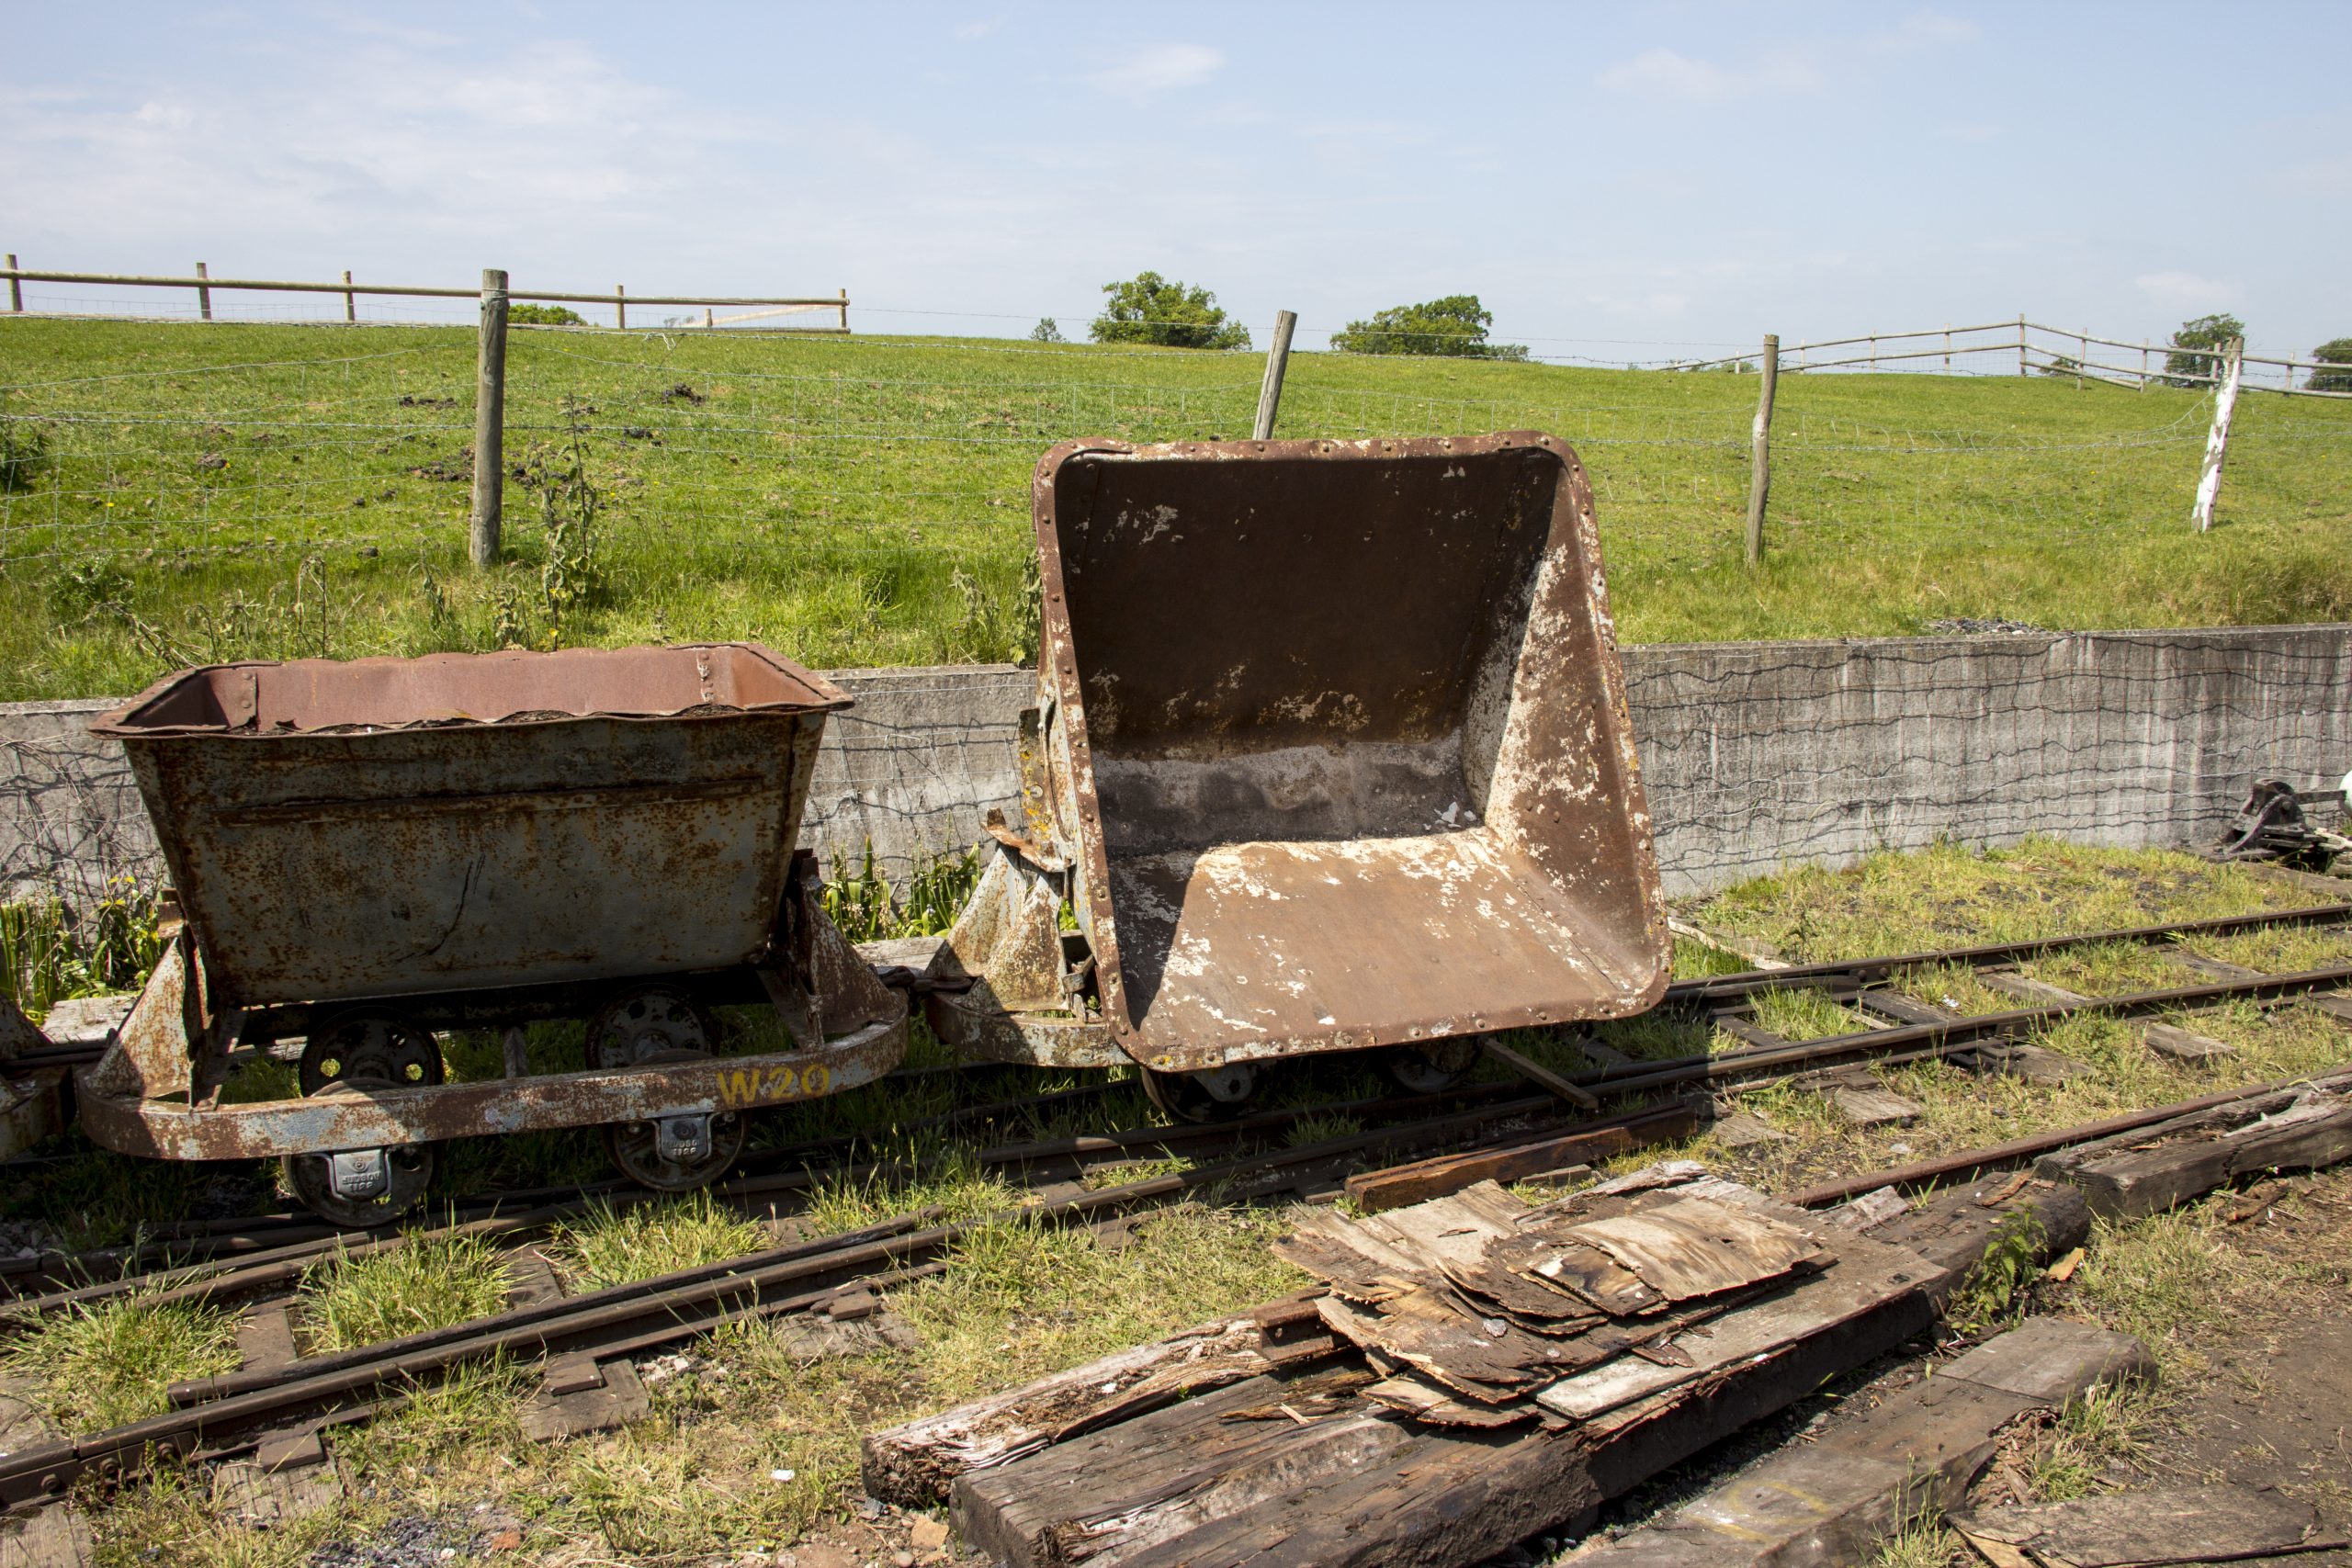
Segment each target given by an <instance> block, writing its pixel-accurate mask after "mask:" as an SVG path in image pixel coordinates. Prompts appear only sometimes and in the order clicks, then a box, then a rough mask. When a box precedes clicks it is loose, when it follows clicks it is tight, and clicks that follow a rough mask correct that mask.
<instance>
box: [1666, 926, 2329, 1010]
mask: <svg viewBox="0 0 2352 1568" xmlns="http://www.w3.org/2000/svg"><path fill="white" fill-rule="evenodd" d="M2346 920H2352V903H2344V904H2318V905H2313V906H2311V907H2310V908H2301V909H2276V910H2271V911H2269V912H2267V913H2263V914H2253V915H2222V916H2217V917H2215V918H2213V919H2203V920H2177V921H2174V922H2172V923H2170V924H2166V925H2154V926H2123V927H2119V928H2117V929H2115V930H2112V931H2082V932H2078V933H2075V934H2073V935H2069V936H2052V937H2034V938H2030V939H2028V940H2026V941H2022V942H1989V943H1985V944H1983V945H1980V946H1975V947H1951V948H1944V949H1940V950H1937V951H1930V952H1927V953H1894V954H1885V955H1882V956H1878V957H1872V958H1833V959H1826V960H1824V961H1823V962H1821V963H1817V964H1792V965H1790V966H1789V967H1788V968H1786V969H1748V970H1742V971H1740V972H1739V973H1737V974H1733V975H1710V976H1700V977H1698V978H1696V979H1691V980H1677V981H1675V982H1674V983H1673V984H1672V985H1670V986H1668V987H1667V988H1666V998H1665V999H1666V1001H1667V1002H1668V1003H1680V1004H1683V1005H1689V1004H1691V1003H1694V1002H1698V1003H1704V1002H1715V1001H1721V1000H1723V999H1724V998H1735V997H1747V996H1752V995H1754V994H1755V993H1756V992H1758V991H1769V990H1773V989H1776V988H1778V989H1786V988H1790V987H1803V986H1806V985H1808V984H1818V983H1820V982H1822V981H1825V980H1851V981H1853V982H1854V983H1855V984H1856V985H1858V986H1859V985H1867V984H1869V983H1870V982H1871V981H1874V980H1884V979H1885V978H1886V977H1887V976H1890V975H1893V974H1894V973H1896V972H1898V971H1900V970H1905V969H1919V968H1925V967H1927V966H1928V965H1929V964H1961V965H1963V966H1965V967H1967V968H1970V969H1983V968H1985V967H1987V966H1988V965H1991V964H2015V963H2018V962H2019V961H2020V960H2023V959H2028V958H2039V957H2041V956H2043V955H2044V954H2046V953H2064V952H2065V951H2067V950H2068V949H2071V948H2078V947H2095V946H2098V945H2099V944H2100V943H2103V942H2143V943H2145V942H2163V941H2166V940H2169V939H2171V938H2174V937H2184V936H2189V937H2196V936H2231V935H2234V934H2236V933H2238V932H2241V931H2260V930H2263V929H2265V928H2267V927H2270V926H2318V925H2340V924H2343V923H2344V922H2345V921H2346Z"/></svg>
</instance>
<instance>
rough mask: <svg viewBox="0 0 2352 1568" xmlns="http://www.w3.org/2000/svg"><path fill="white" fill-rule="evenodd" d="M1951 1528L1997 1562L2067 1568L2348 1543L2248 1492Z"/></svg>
mask: <svg viewBox="0 0 2352 1568" xmlns="http://www.w3.org/2000/svg"><path fill="white" fill-rule="evenodd" d="M1951 1524H1952V1527H1953V1528H1954V1529H1957V1530H1959V1531H1960V1532H1961V1534H1962V1536H1963V1537H1965V1538H1966V1539H1967V1540H1968V1541H1969V1542H1970V1544H1971V1545H1973V1546H1975V1547H1977V1549H1978V1550H1979V1551H1982V1552H1984V1553H1985V1556H1986V1557H1987V1558H1988V1559H1991V1560H1993V1561H1996V1562H1997V1561H1999V1560H2000V1558H1999V1556H1998V1555H1997V1554H1996V1553H1994V1552H1992V1551H1987V1550H1986V1548H1987V1546H1988V1545H2000V1546H2007V1547H2010V1548H2013V1549H2015V1550H2016V1551H2019V1552H2022V1553H2024V1554H2025V1556H2026V1557H2027V1558H2028V1559H2030V1560H2031V1561H2034V1562H2043V1563H2049V1564H2053V1565H2054V1564H2060V1563H2064V1564H2066V1565H2068V1568H2154V1565H2156V1564H2162V1563H2175V1562H2240V1561H2243V1560H2245V1559H2247V1558H2256V1557H2280V1556H2286V1555H2288V1554H2290V1553H2294V1552H2301V1551H2326V1550H2329V1549H2331V1548H2335V1547H2339V1546H2344V1545H2346V1544H2352V1541H2348V1540H2347V1538H2346V1537H2345V1536H2343V1535H2342V1534H2340V1533H2336V1532H2333V1531H2327V1530H2324V1529H2322V1528H2321V1525H2320V1522H2319V1516H2318V1515H2317V1513H2315V1512H2314V1511H2313V1510H2312V1506H2311V1505H2310V1504H2308V1503H2304V1502H2301V1501H2298V1500H2297V1499H2295V1498H2292V1497H2289V1496H2285V1495H2281V1494H2280V1493H2278V1492H2276V1491H2272V1490H2268V1489H2264V1490H2261V1491H2256V1490H2253V1489H2251V1488H2248V1487H2243V1486H2181V1487H2169V1488H2165V1489H2164V1490H2161V1491H2154V1492H2122V1493H2114V1494H2110V1495H2106V1496H2098V1497H2082V1498H2077V1499H2075V1501H2073V1502H2068V1503H2043V1504H2038V1505H2029V1506H2016V1507H1997V1508H1977V1509H1973V1510H1968V1511H1964V1512H1956V1513H1954V1514H1952V1515H1951Z"/></svg>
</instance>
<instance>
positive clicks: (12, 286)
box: [8, 251, 25, 313]
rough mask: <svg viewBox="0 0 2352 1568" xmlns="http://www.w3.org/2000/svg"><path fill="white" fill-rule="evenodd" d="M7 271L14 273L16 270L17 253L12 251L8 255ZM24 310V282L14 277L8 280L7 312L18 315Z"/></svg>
mask: <svg viewBox="0 0 2352 1568" xmlns="http://www.w3.org/2000/svg"><path fill="white" fill-rule="evenodd" d="M8 270H9V271H10V272H14V271H16V270H17V253H16V252H14V251H10V252H9V253H8ZM24 308H25V285H24V281H23V279H21V278H15V277H12V278H10V279H9V280H8V309H9V310H14V311H17V312H18V313H22V311H23V310H24Z"/></svg>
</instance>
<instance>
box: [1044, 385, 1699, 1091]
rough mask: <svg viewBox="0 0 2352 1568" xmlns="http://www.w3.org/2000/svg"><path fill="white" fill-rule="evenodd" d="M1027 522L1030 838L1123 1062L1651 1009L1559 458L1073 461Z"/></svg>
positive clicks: (1638, 890) (1643, 843)
mask: <svg viewBox="0 0 2352 1568" xmlns="http://www.w3.org/2000/svg"><path fill="white" fill-rule="evenodd" d="M1033 506H1034V512H1035V523H1036V529H1037V539H1038V549H1039V555H1040V558H1041V567H1042V571H1043V577H1044V583H1045V607H1044V608H1045V615H1044V622H1045V637H1044V648H1043V650H1042V652H1041V655H1040V662H1041V693H1040V703H1039V718H1038V733H1037V738H1036V740H1035V746H1034V755H1035V758H1036V759H1037V761H1036V764H1035V773H1038V774H1041V775H1042V776H1041V777H1039V778H1038V779H1037V782H1036V784H1035V785H1034V786H1033V790H1032V793H1031V794H1030V795H1028V796H1026V803H1027V804H1028V806H1029V807H1030V809H1029V813H1028V815H1029V816H1030V817H1031V818H1032V822H1033V824H1038V823H1042V824H1043V825H1044V828H1045V829H1046V830H1047V831H1049V832H1050V835H1051V837H1052V839H1053V840H1054V846H1053V847H1054V848H1055V849H1056V850H1057V852H1060V853H1061V854H1063V855H1064V856H1065V857H1066V858H1067V859H1068V861H1069V863H1070V864H1071V866H1072V867H1073V868H1074V872H1075V874H1074V876H1073V879H1072V882H1071V886H1070V887H1069V898H1070V902H1071V904H1072V906H1073V908H1075V909H1076V911H1077V915H1078V919H1079V923H1080V927H1081V928H1082V929H1083V930H1084V931H1085V933H1086V935H1087V937H1088V940H1089V942H1090V943H1091V950H1092V953H1093V956H1094V960H1095V963H1096V964H1097V966H1098V976H1099V987H1100V995H1101V998H1102V1007H1103V1014H1104V1016H1105V1017H1106V1018H1107V1019H1108V1021H1109V1022H1110V1024H1111V1026H1112V1028H1113V1029H1114V1032H1116V1036H1117V1039H1118V1041H1119V1043H1120V1044H1121V1046H1122V1047H1123V1048H1124V1049H1125V1051H1126V1052H1127V1054H1128V1055H1131V1056H1133V1057H1134V1058H1135V1059H1136V1060H1137V1061H1139V1062H1142V1063H1145V1064H1147V1065H1148V1066H1154V1067H1158V1068H1160V1069H1163V1070H1186V1071H1191V1070H1198V1069H1201V1068H1204V1067H1208V1066H1216V1065H1217V1064H1219V1063H1223V1062H1227V1061H1236V1060H1247V1059H1250V1058H1252V1057H1263V1056H1272V1055H1287V1054H1290V1053H1294V1052H1304V1051H1329V1050H1348V1049H1356V1048H1362V1047H1364V1046H1370V1045H1375V1044H1395V1043H1407V1042H1411V1041H1417V1040H1426V1039H1433V1038H1442V1037H1445V1036H1450V1035H1456V1034H1465V1033H1474V1032H1482V1031H1487V1030H1495V1029H1503V1028H1510V1027H1515V1026H1520V1025H1527V1024H1541V1023H1556V1022H1560V1021H1569V1020H1577V1019H1591V1018H1606V1017H1616V1016H1622V1015H1624V1014H1627V1013H1632V1012H1637V1011H1640V1010H1643V1009H1645V1008H1647V1007H1649V1006H1651V1005H1653V1004H1654V1003H1655V1002H1656V1001H1657V998H1658V996H1659V995H1660V993H1661V992H1662V990H1663V988H1664V987H1665V984H1666V975H1667V964H1668V953H1669V939H1668V933H1667V929H1666V919H1665V908H1664V900H1663V897H1662V896H1661V893H1660V889H1659V885H1658V876H1657V860H1656V855H1655V852H1654V850H1653V848H1652V843H1651V832H1650V822H1649V817H1648V811H1647V807H1646V806H1645V801H1644V797H1643V794H1642V788H1641V781H1640V776H1639V773H1638V769H1637V765H1636V763H1635V761H1634V747H1633V738H1632V734H1631V731H1630V728H1629V726H1628V723H1627V719H1626V713H1625V702H1624V692H1623V676H1622V673H1621V671H1620V669H1619V666H1618V661H1617V653H1616V642H1615V632H1614V627H1613V624H1612V623H1611V618H1610V614H1609V604H1608V592H1607V587H1606V584H1605V581H1604V579H1603V574H1602V569H1601V561H1600V541H1599V537H1598V534H1597V531H1596V527H1595V524H1594V519H1593V512H1592V494H1591V487H1590V485H1589V482H1588V481H1587V479H1586V478H1585V474H1584V470H1583V468H1582V467H1581V465H1580V464H1579V463H1578V462H1577V458H1576V456H1575V454H1574V453H1573V452H1571V451H1570V450H1569V449H1568V447H1567V446H1566V445H1565V444H1564V443H1561V442H1559V441H1557V440H1555V438H1553V437H1551V436H1548V435H1544V434H1538V433H1533V432H1516V433H1509V434H1496V435H1485V436H1475V437H1457V438H1445V437H1438V438H1429V439H1418V440H1410V441H1405V440H1395V441H1385V440H1372V441H1357V442H1328V441H1315V442H1220V443H1206V444H1201V443H1180V444H1175V445H1170V446H1139V447H1138V446H1125V445H1122V444H1117V443H1101V442H1077V443H1069V444H1066V445H1064V446H1057V447H1056V448H1054V449H1053V450H1052V451H1051V452H1049V453H1047V454H1046V457H1045V458H1044V460H1043V461H1042V462H1041V463H1040V464H1039V466H1038V468H1037V473H1036V478H1035V487H1034V492H1033ZM1030 754H1032V752H1031V748H1030V747H1028V746H1026V745H1024V774H1028V773H1031V772H1032V769H1031V767H1030V766H1029V765H1028V756H1029V755H1030ZM1033 830H1034V829H1033Z"/></svg>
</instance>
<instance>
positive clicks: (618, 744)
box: [92, 644, 850, 1007]
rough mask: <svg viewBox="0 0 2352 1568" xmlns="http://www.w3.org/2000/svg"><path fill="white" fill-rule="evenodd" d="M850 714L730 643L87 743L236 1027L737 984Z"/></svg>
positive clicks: (302, 688) (460, 667)
mask: <svg viewBox="0 0 2352 1568" xmlns="http://www.w3.org/2000/svg"><path fill="white" fill-rule="evenodd" d="M849 701H850V699H849V698H848V697H847V696H846V695H844V694H842V693H841V692H840V691H838V690H837V689H835V688H834V687H832V686H831V684H829V683H827V682H824V681H823V680H821V679H820V678H819V677H817V676H815V675H812V674H810V673H809V672H808V671H802V670H800V669H798V668H797V666H794V665H792V664H790V663H788V662H787V661H786V660H781V659H779V658H777V657H776V656H775V654H772V653H770V652H768V651H767V650H766V649H762V648H758V647H755V646H752V645H750V644H720V645H713V646H706V647H680V648H642V649H618V650H609V651H608V650H601V649H577V650H569V651H566V652H562V653H554V654H531V653H492V654H443V655H437V656H435V657H433V658H429V659H416V660H390V659H370V660H355V661H352V662H349V663H340V662H336V661H334V660H298V661H295V662H292V663H283V664H272V663H254V664H232V665H220V666H215V667H212V668H209V669H201V670H192V671H186V672H184V673H182V674H180V675H176V676H174V677H172V678H171V679H169V680H167V681H164V682H162V683H160V684H159V685H157V686H155V687H153V689H151V690H150V691H148V692H147V693H145V694H142V695H141V696H140V697H139V698H137V699H136V700H134V701H133V702H132V703H131V704H130V705H129V706H127V707H125V708H123V709H121V710H120V711H119V712H117V713H114V714H111V715H109V716H107V717H106V718H105V719H103V720H101V721H100V722H99V723H97V724H96V725H93V726H92V729H93V730H94V732H96V733H97V734H101V735H109V736H113V737H116V738H117V739H120V740H121V742H122V745H123V749H124V750H125V751H126V752H127V753H128V754H129V757H130V765H131V770H132V772H133V773H134V775H135V776H136V777H137V779H138V781H139V787H140V792H141V795H142V796H143V797H144V798H145V801H146V803H147V809H148V812H149V815H150V816H152V817H153V818H154V823H155V831H156V837H157V839H158V840H159V841H160V843H161V845H162V847H163V852H164V861H165V863H167V864H168V865H169V866H170V868H171V872H172V876H173V880H174V885H175V886H176V887H177V888H178V890H179V896H180V900H181V907H182V908H184V909H185V910H186V912H187V920H188V923H189V926H190V927H191V928H192V929H193V931H194V932H195V935H196V939H197V946H198V950H199V951H201V952H202V953H203V955H204V960H205V964H206V967H207V973H208V978H209V979H210V980H211V981H212V982H213V983H214V984H215V985H217V987H218V988H219V991H220V997H219V998H218V999H217V1000H215V999H214V998H209V997H208V998H207V999H208V1002H211V1003H212V1005H214V1006H216V1007H217V1006H221V1005H228V1006H252V1005H255V1004H258V1003H264V1002H273V1001H285V1000H290V999H303V1000H311V1001H332V1000H335V999H338V998H372V997H385V996H395V995H399V994H401V993H404V992H418V991H446V990H456V989H462V988H465V987H484V986H510V985H519V984H530V983H545V982H553V981H561V980H571V981H579V980H595V979H604V978H611V977H616V976H639V975H651V974H660V973H663V972H667V971H684V970H693V969H703V968H712V967H717V966H719V965H723V964H740V963H742V962H744V961H745V960H746V959H748V958H749V957H751V956H752V955H753V954H755V953H758V952H759V951H760V950H761V949H762V948H763V947H764V946H765V944H766V942H767V940H768V935H769V928H770V926H771V924H772V922H773V920H774V919H775V910H776V908H777V904H778V901H779V899H780V898H781V897H782V896H783V892H784V886H783V882H784V875H785V868H786V863H787V862H788V861H789V860H790V858H791V855H792V851H793V846H794V843H795V842H796V840H797V837H798V833H799V827H800V811H801V805H802V802H803V801H804V799H805V798H806V795H807V790H808V777H809V770H810V768H811V767H812V766H813V765H814V763H815V759H816V749H817V742H818V739H819V737H820V733H821V731H822V728H823V725H824V717H825V715H826V714H828V713H830V712H831V711H833V710H835V709H838V708H842V707H845V706H847V705H849Z"/></svg>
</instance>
